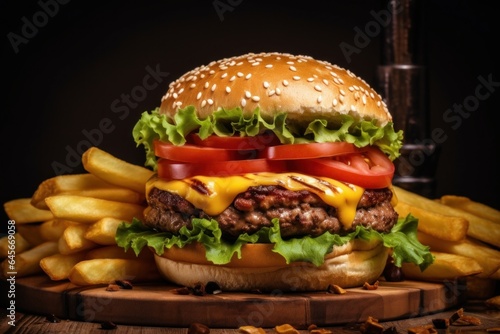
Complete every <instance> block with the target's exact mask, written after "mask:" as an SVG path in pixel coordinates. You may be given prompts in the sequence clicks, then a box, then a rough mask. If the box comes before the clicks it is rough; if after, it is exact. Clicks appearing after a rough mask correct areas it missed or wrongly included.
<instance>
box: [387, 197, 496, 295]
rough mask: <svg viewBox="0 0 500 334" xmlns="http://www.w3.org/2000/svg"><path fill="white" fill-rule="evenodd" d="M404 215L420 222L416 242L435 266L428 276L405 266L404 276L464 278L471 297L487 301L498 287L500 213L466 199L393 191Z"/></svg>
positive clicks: (415, 268)
mask: <svg viewBox="0 0 500 334" xmlns="http://www.w3.org/2000/svg"><path fill="white" fill-rule="evenodd" d="M394 192H395V194H396V196H397V198H398V204H397V205H396V207H395V208H396V211H397V212H398V213H399V215H400V216H406V215H407V214H409V213H411V214H412V215H413V216H415V217H417V218H418V220H419V223H418V239H419V241H420V242H421V243H422V244H424V245H427V246H429V247H430V250H431V252H432V254H433V255H434V256H435V262H434V263H433V264H432V265H431V266H430V267H429V268H428V269H426V270H425V271H423V272H422V271H420V269H419V268H418V267H417V266H415V265H411V264H407V263H406V264H404V265H403V272H404V274H405V277H407V278H411V279H417V280H424V281H444V280H451V279H455V278H459V277H465V278H466V282H467V289H468V293H469V294H470V295H471V296H474V297H476V298H487V297H489V296H490V295H492V294H494V293H495V289H497V288H498V284H500V211H498V210H497V209H495V208H492V207H490V206H487V205H485V204H482V203H479V202H475V201H473V200H471V199H470V198H467V197H464V196H455V195H445V196H442V197H441V198H438V199H434V200H433V199H428V198H426V197H423V196H420V195H418V194H415V193H413V192H410V191H407V190H405V189H402V188H399V187H394Z"/></svg>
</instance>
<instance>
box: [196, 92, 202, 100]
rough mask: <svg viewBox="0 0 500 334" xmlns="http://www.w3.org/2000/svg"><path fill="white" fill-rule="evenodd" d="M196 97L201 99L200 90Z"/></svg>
mask: <svg viewBox="0 0 500 334" xmlns="http://www.w3.org/2000/svg"><path fill="white" fill-rule="evenodd" d="M196 99H197V100H199V99H201V92H199V93H198V94H197V95H196Z"/></svg>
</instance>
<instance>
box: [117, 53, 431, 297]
mask: <svg viewBox="0 0 500 334" xmlns="http://www.w3.org/2000/svg"><path fill="white" fill-rule="evenodd" d="M133 136H134V139H135V141H136V143H137V144H138V146H139V145H143V146H144V148H145V153H146V163H145V164H146V165H147V166H149V167H151V168H152V169H154V170H155V171H156V173H155V175H154V177H152V178H151V179H150V180H149V181H148V183H147V185H146V197H147V203H148V207H147V209H146V210H145V213H144V219H143V221H139V220H136V219H134V221H133V222H132V223H131V224H126V223H124V224H122V225H121V226H120V228H119V229H118V231H117V234H116V241H117V243H118V245H119V246H121V247H123V248H125V249H128V248H133V249H134V251H135V252H136V253H137V254H138V253H139V252H141V251H143V250H144V249H150V250H152V251H153V252H154V253H155V259H156V264H157V267H158V270H159V272H160V273H161V274H162V275H163V277H164V278H165V279H167V280H168V281H171V282H173V283H176V284H179V285H184V286H193V285H195V284H199V283H208V282H215V283H217V284H218V285H219V286H220V287H221V289H223V290H227V291H228V290H240V291H248V290H255V289H259V290H274V289H279V290H280V291H313V290H325V289H326V288H327V287H328V286H329V285H332V284H335V285H339V286H341V287H344V288H348V287H356V286H361V285H363V284H364V283H365V282H368V283H370V282H373V281H375V280H376V279H378V278H379V277H380V275H381V274H382V272H383V270H384V267H385V265H386V263H387V261H388V260H390V261H391V262H393V263H394V264H395V265H397V266H400V265H401V264H402V263H403V262H413V263H416V264H418V265H419V266H420V268H421V269H422V270H423V269H425V268H426V266H428V265H429V264H430V263H432V260H433V259H432V256H431V254H430V252H429V250H428V248H427V247H424V246H423V245H422V244H420V243H419V242H418V240H417V239H416V228H417V224H418V221H417V220H416V219H415V218H414V217H412V216H408V217H398V214H397V213H396V211H395V210H394V205H395V204H396V201H397V199H396V198H395V196H394V193H393V192H392V190H391V181H392V177H393V174H394V164H393V160H394V159H396V158H397V157H398V156H399V149H400V148H401V146H402V140H403V133H402V131H395V130H394V128H393V123H392V117H391V115H390V113H389V111H388V110H387V107H386V105H385V104H384V102H383V100H382V98H381V97H380V95H378V94H377V93H376V92H375V91H374V90H373V89H372V88H371V87H370V86H369V85H368V84H367V83H366V82H365V81H364V80H363V79H361V78H359V77H357V76H356V75H354V74H353V73H352V72H350V71H348V70H346V69H343V68H341V67H339V66H337V65H334V64H331V63H328V62H326V61H320V60H315V59H313V58H311V57H309V56H296V55H291V54H284V53H259V54H253V53H251V54H245V55H241V56H236V57H232V58H226V59H221V60H218V61H213V62H211V63H210V64H208V65H204V66H200V67H197V68H195V69H193V70H191V71H189V72H187V73H186V74H184V75H182V76H181V77H180V78H178V79H177V80H175V81H173V82H172V83H171V84H170V85H169V88H168V90H167V92H166V94H165V95H164V96H163V98H162V101H161V105H160V107H159V108H157V109H155V110H153V111H151V112H144V113H143V114H142V115H141V118H140V120H139V121H138V122H137V124H136V125H135V127H134V129H133ZM146 251H147V250H146Z"/></svg>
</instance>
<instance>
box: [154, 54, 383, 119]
mask: <svg viewBox="0 0 500 334" xmlns="http://www.w3.org/2000/svg"><path fill="white" fill-rule="evenodd" d="M190 105H193V106H195V107H196V110H197V113H198V116H199V117H200V118H202V119H203V118H206V117H208V116H209V115H211V114H212V113H213V112H214V111H216V110H218V109H221V108H224V109H232V108H236V107H240V108H241V109H242V110H243V113H244V114H245V115H248V114H251V113H252V112H253V111H254V110H255V108H257V107H258V108H260V112H261V115H262V117H264V118H271V117H272V116H273V115H274V114H275V113H276V112H287V117H288V118H287V119H289V120H292V121H293V120H300V121H308V120H313V119H316V118H324V119H326V120H337V119H338V117H339V115H345V114H349V115H351V116H353V117H354V118H356V119H366V120H376V121H377V123H378V125H385V124H386V123H387V122H389V121H391V120H392V118H391V115H390V114H389V112H388V110H387V107H386V105H385V104H384V102H383V101H382V98H381V97H380V95H379V94H377V93H376V92H375V91H374V90H373V89H372V88H371V87H370V86H369V85H368V84H367V83H366V82H365V81H364V80H363V79H361V78H359V77H357V76H355V75H354V74H353V73H351V72H350V71H348V70H346V69H343V68H340V67H338V66H337V65H332V64H330V63H328V62H325V61H319V60H315V59H313V58H311V57H308V56H294V55H290V54H282V53H260V54H253V53H252V54H246V55H242V56H238V57H233V58H226V59H221V60H219V61H214V62H211V63H210V64H208V65H206V66H200V67H197V68H195V69H194V70H192V71H189V72H187V73H186V74H184V75H183V76H181V77H180V78H179V79H177V80H176V81H174V82H172V83H171V84H170V88H169V90H168V91H167V93H166V94H165V96H163V98H162V104H161V107H160V113H163V114H166V115H168V116H170V117H173V116H174V115H175V113H176V112H177V110H178V109H179V108H184V107H187V106H190Z"/></svg>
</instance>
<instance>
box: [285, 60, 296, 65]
mask: <svg viewBox="0 0 500 334" xmlns="http://www.w3.org/2000/svg"><path fill="white" fill-rule="evenodd" d="M286 63H287V64H288V65H293V64H294V62H293V61H287V62H286Z"/></svg>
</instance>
